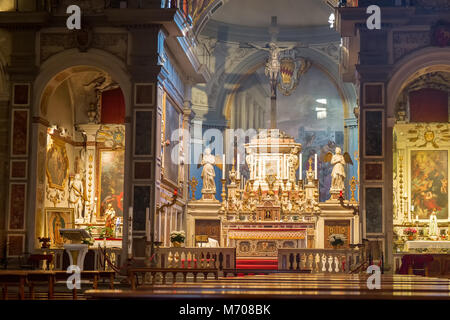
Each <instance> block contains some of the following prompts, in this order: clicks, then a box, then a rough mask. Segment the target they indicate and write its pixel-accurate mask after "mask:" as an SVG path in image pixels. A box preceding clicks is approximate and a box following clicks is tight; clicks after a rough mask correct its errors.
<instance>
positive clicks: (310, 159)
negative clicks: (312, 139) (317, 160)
mask: <svg viewBox="0 0 450 320" xmlns="http://www.w3.org/2000/svg"><path fill="white" fill-rule="evenodd" d="M308 162H309V169H308V171H313V169H312V162H313V159H312V158H309V160H308Z"/></svg>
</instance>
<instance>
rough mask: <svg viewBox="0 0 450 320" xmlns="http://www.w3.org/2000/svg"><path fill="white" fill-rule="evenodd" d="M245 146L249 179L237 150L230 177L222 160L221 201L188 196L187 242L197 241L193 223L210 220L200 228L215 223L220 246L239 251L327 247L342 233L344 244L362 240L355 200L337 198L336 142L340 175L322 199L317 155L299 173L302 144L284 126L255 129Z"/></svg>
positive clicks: (265, 253) (264, 253)
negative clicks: (288, 133) (243, 174)
mask: <svg viewBox="0 0 450 320" xmlns="http://www.w3.org/2000/svg"><path fill="white" fill-rule="evenodd" d="M244 146H245V154H246V155H245V162H246V163H247V166H248V168H249V177H248V179H247V181H245V183H244V181H243V180H244V178H243V177H242V176H241V173H240V165H239V155H238V156H237V165H236V164H235V163H233V164H232V167H231V170H230V171H229V172H228V179H227V176H226V172H225V171H226V170H225V165H223V163H222V164H221V165H222V180H221V181H222V199H223V200H222V201H221V202H219V201H217V200H216V199H210V198H208V197H207V198H202V199H201V200H195V201H190V202H189V204H188V218H187V220H188V226H187V227H188V228H187V242H188V245H196V243H195V237H196V236H199V234H197V233H198V230H200V229H199V228H197V225H198V224H199V223H201V222H205V221H209V223H210V228H209V229H208V228H206V229H202V230H204V231H202V232H203V233H205V232H208V231H207V230H212V229H214V225H215V226H216V227H215V230H216V234H215V237H216V238H219V239H216V240H219V241H220V246H221V247H235V248H236V255H237V256H238V257H276V256H277V254H278V252H277V251H278V249H282V248H288V249H294V248H330V247H331V244H330V239H331V237H333V236H338V237H339V238H341V239H342V240H343V246H344V247H348V246H349V244H356V243H360V242H361V241H360V221H359V216H358V215H357V214H355V212H357V210H353V209H354V208H356V207H357V203H356V202H354V203H352V205H353V209H351V208H350V206H349V204H350V203H349V201H346V200H344V201H341V199H340V198H339V195H342V194H343V191H344V186H343V180H344V178H345V172H344V171H343V168H344V167H343V166H344V164H345V161H344V160H343V156H342V155H340V149H339V148H336V150H337V154H336V155H337V156H341V157H342V161H340V163H338V164H337V165H340V166H342V168H340V169H339V170H338V171H339V173H341V174H342V173H343V175H344V176H343V177H341V178H342V181H338V183H336V184H333V186H332V189H331V190H330V193H331V195H332V196H331V199H329V200H328V201H326V202H323V203H321V202H319V179H318V172H317V161H318V160H317V155H316V156H315V157H314V158H315V161H314V164H313V159H309V160H308V164H309V167H308V170H307V171H306V177H305V179H303V177H302V174H301V172H302V168H301V167H302V153H301V150H302V146H301V144H299V143H296V142H295V140H294V139H293V138H292V137H290V136H288V135H286V134H285V133H284V132H282V131H280V130H278V129H269V130H266V129H264V130H259V133H258V134H257V135H256V136H255V137H253V138H252V139H251V140H250V142H249V143H248V144H245V145H244ZM338 149H339V150H338ZM207 154H209V152H207ZM336 155H335V156H336ZM335 156H333V159H335ZM216 158H217V159H220V157H217V156H216ZM223 158H225V157H223ZM223 158H222V159H223ZM338 159H341V158H339V157H338ZM335 162H336V161H335ZM332 164H333V162H332ZM335 166H336V164H335ZM335 171H336V170H333V172H335ZM297 172H298V175H297ZM202 178H204V177H203V176H202ZM334 180H339V176H338V175H335V177H334ZM336 185H338V186H340V188H341V189H340V191H339V190H336ZM336 193H337V196H336ZM218 232H220V234H219V235H218V234H217V233H218Z"/></svg>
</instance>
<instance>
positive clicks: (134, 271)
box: [128, 268, 219, 289]
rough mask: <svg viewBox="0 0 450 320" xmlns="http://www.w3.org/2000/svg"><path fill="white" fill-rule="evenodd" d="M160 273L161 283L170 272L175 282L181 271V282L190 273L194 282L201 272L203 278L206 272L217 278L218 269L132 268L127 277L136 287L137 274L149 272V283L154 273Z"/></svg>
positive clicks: (132, 285)
mask: <svg viewBox="0 0 450 320" xmlns="http://www.w3.org/2000/svg"><path fill="white" fill-rule="evenodd" d="M157 273H161V275H162V281H163V283H166V276H167V274H172V276H173V282H174V283H175V282H176V275H177V274H178V273H181V274H182V275H183V282H186V278H187V275H188V274H189V273H192V274H193V276H194V282H196V281H197V275H198V274H199V273H200V274H203V275H204V277H205V279H206V278H207V276H208V274H210V273H212V274H214V278H215V279H216V280H217V279H218V278H219V270H218V269H213V268H132V269H130V270H128V278H129V280H130V282H131V288H132V289H136V279H137V276H138V275H139V274H143V275H144V276H145V274H150V277H151V279H152V280H151V284H153V279H154V275H155V276H156V274H157Z"/></svg>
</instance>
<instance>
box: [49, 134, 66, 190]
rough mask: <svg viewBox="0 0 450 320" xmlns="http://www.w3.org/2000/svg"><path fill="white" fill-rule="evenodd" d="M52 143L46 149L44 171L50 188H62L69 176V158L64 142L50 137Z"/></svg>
mask: <svg viewBox="0 0 450 320" xmlns="http://www.w3.org/2000/svg"><path fill="white" fill-rule="evenodd" d="M52 141H53V144H52V146H51V147H50V148H49V149H48V150H47V157H46V160H45V171H46V174H47V180H48V185H49V187H50V188H55V189H59V190H64V187H65V185H66V184H67V179H68V177H69V158H68V157H67V151H66V146H65V142H64V141H62V140H60V139H56V138H54V137H52Z"/></svg>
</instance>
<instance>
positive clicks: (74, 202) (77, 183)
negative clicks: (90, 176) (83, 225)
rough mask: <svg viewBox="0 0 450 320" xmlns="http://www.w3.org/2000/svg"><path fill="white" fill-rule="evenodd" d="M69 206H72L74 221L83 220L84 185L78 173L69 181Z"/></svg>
mask: <svg viewBox="0 0 450 320" xmlns="http://www.w3.org/2000/svg"><path fill="white" fill-rule="evenodd" d="M69 207H70V208H74V213H75V221H80V220H83V210H84V187H83V181H81V177H80V174H78V173H77V174H75V177H74V178H73V179H71V180H70V182H69Z"/></svg>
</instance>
